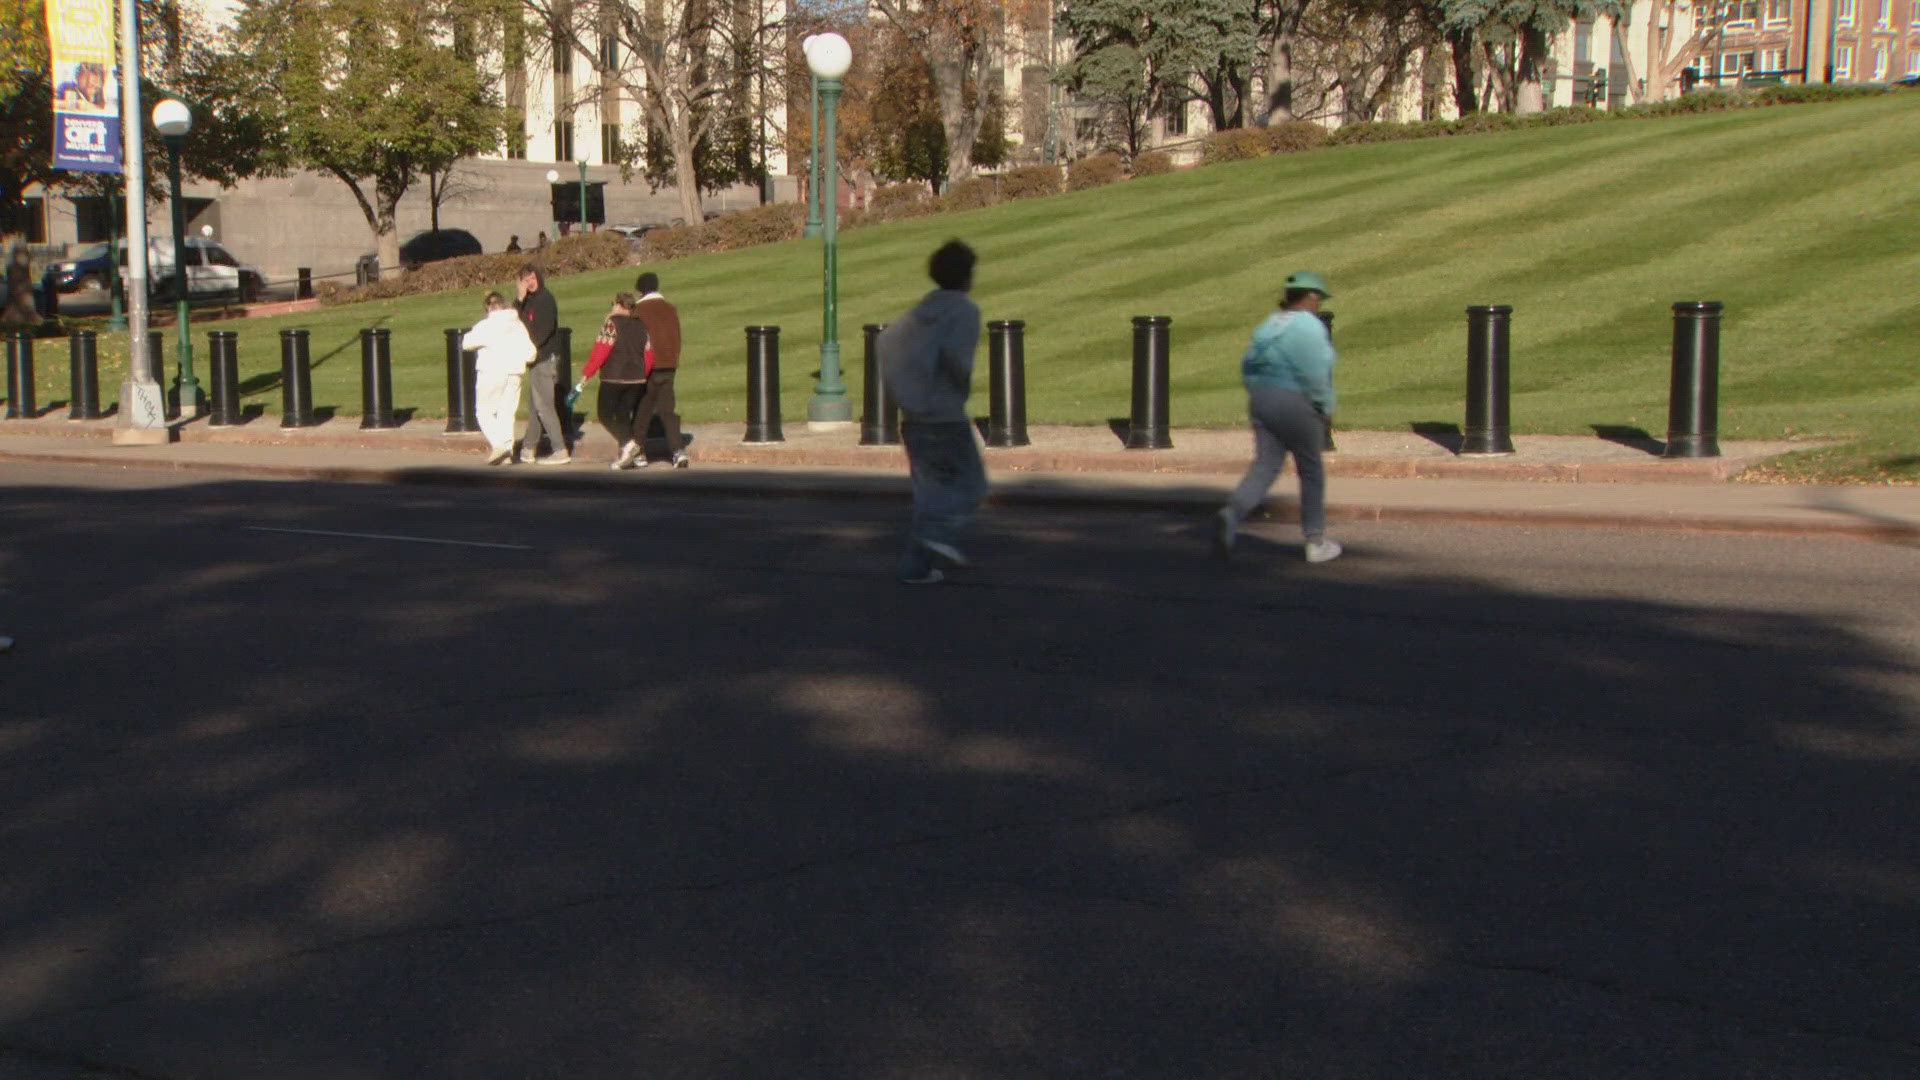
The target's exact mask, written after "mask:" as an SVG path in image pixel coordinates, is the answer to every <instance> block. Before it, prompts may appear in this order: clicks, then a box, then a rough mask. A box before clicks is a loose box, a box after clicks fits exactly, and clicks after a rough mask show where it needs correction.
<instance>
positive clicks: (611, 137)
mask: <svg viewBox="0 0 1920 1080" xmlns="http://www.w3.org/2000/svg"><path fill="white" fill-rule="evenodd" d="M619 160H620V125H619V124H601V125H600V161H601V163H603V164H605V163H609V162H615V161H619Z"/></svg>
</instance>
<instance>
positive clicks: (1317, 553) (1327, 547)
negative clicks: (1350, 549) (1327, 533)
mask: <svg viewBox="0 0 1920 1080" xmlns="http://www.w3.org/2000/svg"><path fill="white" fill-rule="evenodd" d="M1340 550H1341V549H1340V545H1339V544H1337V543H1335V542H1334V541H1332V540H1309V541H1307V561H1308V562H1316V563H1317V562H1332V561H1333V560H1335V559H1337V558H1339V557H1340Z"/></svg>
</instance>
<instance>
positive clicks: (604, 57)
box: [600, 34, 620, 71]
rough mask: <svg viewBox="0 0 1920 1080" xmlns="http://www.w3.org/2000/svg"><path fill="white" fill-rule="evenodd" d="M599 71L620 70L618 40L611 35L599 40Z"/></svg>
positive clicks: (603, 36)
mask: <svg viewBox="0 0 1920 1080" xmlns="http://www.w3.org/2000/svg"><path fill="white" fill-rule="evenodd" d="M600 70H602V71H619V70H620V40H619V39H618V38H616V37H614V36H613V35H612V34H605V35H602V36H601V38H600Z"/></svg>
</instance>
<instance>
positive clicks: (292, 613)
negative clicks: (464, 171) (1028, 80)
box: [0, 482, 1920, 1080]
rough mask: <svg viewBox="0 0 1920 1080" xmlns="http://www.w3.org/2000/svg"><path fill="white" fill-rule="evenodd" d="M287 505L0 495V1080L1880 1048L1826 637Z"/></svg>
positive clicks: (875, 1072) (1883, 745)
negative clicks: (96, 1067) (11, 650)
mask: <svg viewBox="0 0 1920 1080" xmlns="http://www.w3.org/2000/svg"><path fill="white" fill-rule="evenodd" d="M313 490H316V489H311V488H306V487H303V486H296V485H284V484H281V485H276V484H250V483H242V482H222V483H211V484H204V485H191V486H181V487H176V488H171V489H166V490H159V491H153V490H148V491H131V492H113V493H110V494H103V493H100V492H77V491H63V490H59V489H47V488H11V489H6V488H0V497H3V498H4V501H5V503H6V504H7V505H8V507H9V509H8V512H7V515H6V519H5V525H4V529H5V536H6V537H7V539H6V541H5V543H4V545H0V552H4V561H0V579H4V580H6V581H7V582H10V583H11V587H12V589H13V593H14V595H15V596H16V597H17V596H20V595H27V596H29V599H30V600H31V605H30V606H31V607H32V609H33V611H34V612H35V614H36V616H37V617H38V618H39V619H40V620H41V622H42V623H43V624H46V625H42V626H41V628H40V630H39V631H38V633H37V634H36V635H35V638H34V639H33V640H32V641H23V645H22V647H21V649H20V650H19V651H18V652H17V653H16V654H15V655H13V656H10V657H6V658H0V678H3V679H4V680H5V684H6V686H5V694H6V697H7V698H8V700H9V704H8V707H7V710H6V716H7V718H6V719H5V720H4V721H0V822H4V826H3V831H0V1074H4V1073H5V1072H6V1068H7V1062H8V1060H9V1055H10V1054H11V1055H13V1060H17V1061H21V1062H30V1063H39V1064H41V1065H47V1064H52V1065H62V1064H71V1063H77V1062H82V1061H91V1062H108V1063H112V1064H113V1065H114V1066H115V1067H118V1068H122V1069H126V1070H136V1071H133V1072H128V1073H126V1075H140V1076H159V1077H176V1076H178V1077H187V1076H191V1077H196V1078H198V1077H219V1078H225V1077H275V1078H279V1080H301V1078H308V1077H312V1078H316V1080H319V1078H327V1080H340V1078H347V1080H360V1078H386V1077H393V1078H407V1080H421V1078H439V1077H447V1078H454V1077H459V1078H467V1077H475V1076H514V1077H568V1078H598V1077H608V1078H613V1077H641V1076H646V1077H666V1076H672V1077H680V1076H685V1077H742V1078H745V1077H765V1076H782V1077H798V1076H805V1077H814V1076H818V1077H910V1076H911V1077H973V1076H1022V1077H1025V1076H1088V1077H1120V1076H1128V1077H1131V1076H1142V1077H1196V1076H1234V1077H1241V1076H1275V1077H1279V1076H1287V1077H1352V1078H1372V1077H1378V1078H1389V1077H1392V1078H1400V1077H1416V1076H1417V1077H1463V1078H1465V1077H1476V1078H1477V1077H1491V1076H1515V1077H1519V1076H1525V1077H1606V1076H1636V1077H1647V1076H1658V1077H1665V1076H1672V1077H1690V1078H1701V1077H1747V1076H1782V1077H1821V1078H1832V1077H1854V1076H1858V1077H1869V1076H1872V1077H1888V1076H1896V1075H1912V1074H1913V1070H1914V1069H1915V1068H1916V1067H1920V1028H1916V1026H1915V1022H1914V1015H1913V1011H1912V1007H1911V993H1910V989H1909V987H1910V983H1911V975H1912V972H1913V971H1914V970H1915V968H1916V964H1917V963H1920V941H1916V938H1915V936H1914V935H1913V933H1912V932H1911V931H1912V927H1913V926H1914V923H1915V917H1916V915H1917V914H1920V911H1916V909H1920V858H1917V857H1916V851H1915V842H1914V841H1913V839H1912V838H1911V830H1910V829H1907V828H1905V827H1904V822H1905V819H1906V817H1907V816H1908V812H1909V810H1910V807H1911V792H1912V782H1913V777H1914V766H1915V760H1916V756H1920V729H1917V728H1916V724H1915V711H1914V697H1915V684H1916V671H1915V669H1914V666H1913V664H1912V660H1911V657H1909V656H1906V655H1902V654H1899V653H1897V652H1893V651H1890V650H1889V649H1888V648H1887V647H1886V646H1884V645H1882V644H1880V643H1879V642H1878V641H1877V640H1875V639H1873V638H1871V637H1868V636H1866V635H1865V634H1863V633H1862V632H1861V631H1860V630H1859V629H1858V628H1855V627H1852V626H1850V625H1848V624H1847V623H1846V622H1844V621H1841V620H1837V619H1834V618H1826V617H1821V616H1819V615H1814V614H1808V615H1804V616H1801V615H1758V614H1752V613H1738V612H1728V611H1722V610H1714V609H1704V608H1690V607H1685V606H1678V605H1667V604H1657V603H1645V602H1628V601H1619V600H1609V599H1592V600H1569V599H1564V598H1559V597H1554V596H1544V595H1531V594H1526V593H1521V592H1516V591H1512V590H1509V589H1504V588H1501V587H1499V586H1497V585H1494V584H1492V583H1489V582H1487V581H1482V580H1475V579H1471V578H1466V577H1448V576H1435V575H1425V576H1422V575H1417V574H1409V575H1407V576H1405V577H1402V578H1399V579H1391V580H1389V579H1385V578H1377V577H1363V576H1360V575H1358V574H1356V573H1354V572H1351V571H1350V572H1348V573H1347V574H1344V575H1343V574H1339V573H1324V572H1315V571H1312V570H1307V569H1305V568H1303V567H1299V566H1296V565H1295V564H1292V563H1287V564H1285V565H1281V564H1280V563H1278V562H1277V561H1274V562H1271V563H1268V562H1266V561H1264V560H1262V561H1259V562H1253V563H1250V562H1248V561H1243V562H1242V563H1237V564H1234V565H1233V566H1231V567H1229V568H1226V569H1224V570H1223V569H1221V568H1218V567H1213V566H1209V565H1208V564H1206V563H1205V562H1204V561H1202V560H1200V559H1199V558H1198V557H1197V556H1196V557H1193V558H1191V559H1189V558H1188V557H1187V556H1185V555H1181V554H1177V553H1175V552H1174V549H1172V548H1170V547H1169V546H1168V545H1165V544H1159V543H1153V542H1147V541H1144V540H1141V539H1140V538H1139V537H1138V536H1137V535H1130V534H1129V532H1128V530H1129V529H1130V528H1137V525H1129V520H1130V519H1116V518H1102V517H1100V516H1099V515H1092V516H1089V517H1087V518H1085V519H1083V520H1080V521H1078V522H1073V523H1065V524H1062V523H1059V522H1054V523H1052V524H1042V525H1036V526H1035V527H1034V528H1033V529H1032V530H1030V531H1029V532H1028V533H1025V534H1023V535H1022V538H1021V539H1020V540H1019V541H1018V543H1017V544H1013V543H1011V542H1002V543H1001V544H1000V548H1001V550H996V551H993V552H992V554H993V555H994V562H993V564H992V565H994V566H998V567H999V570H998V576H995V574H996V572H995V571H994V570H992V569H989V570H984V571H981V572H980V573H979V574H978V575H977V576H975V577H974V578H972V579H969V580H963V581H962V582H961V583H959V584H956V585H954V586H952V587H944V588H940V589H931V590H912V589H907V588H904V587H901V586H898V585H895V584H894V583H893V582H891V581H890V580H887V579H886V578H885V576H884V575H885V572H886V566H887V563H888V559H889V555H890V548H891V543H892V522H891V521H871V522H870V521H866V520H863V519H857V518H856V519H852V520H845V521H836V520H829V519H809V518H805V517H802V516H799V515H789V516H786V517H781V516H778V515H771V514H766V515H756V514H755V513H754V512H753V508H752V507H751V506H746V507H744V508H742V511H741V513H739V514H738V515H737V517H733V518H730V517H727V516H725V515H718V516H715V517H714V518H712V519H699V520H696V519H693V518H691V517H690V518H688V519H687V520H685V521H676V520H675V519H674V518H673V517H672V516H671V515H670V514H669V515H667V516H663V515H662V508H663V506H662V502H661V501H660V500H652V499H648V498H647V497H645V496H641V495H638V494H636V497H635V499H634V500H633V501H632V502H630V503H613V502H610V501H608V500H605V499H599V500H586V499H571V498H570V497H568V496H565V495H544V496H538V497H535V496H530V495H528V494H526V493H513V492H491V491H462V492H430V491H424V490H412V489H397V488H396V489H378V494H377V495H369V494H365V493H364V489H363V493H362V495H360V496H357V497H356V498H358V499H359V501H360V502H364V503H366V504H367V505H375V506H383V507H384V508H385V509H384V510H383V511H382V512H383V513H385V514H387V515H388V517H387V518H385V519H382V520H386V521H387V522H388V524H387V525H386V527H387V528H389V529H390V530H391V531H393V532H396V533H399V532H419V531H421V527H422V525H423V523H428V522H432V521H434V520H436V519H437V520H440V521H443V522H445V523H446V524H447V527H448V528H449V529H452V528H454V525H455V524H456V523H458V525H459V534H460V535H464V536H466V537H467V538H468V539H470V540H472V541H473V542H476V543H481V542H494V543H503V544H511V543H520V544H528V545H531V546H533V547H534V550H532V551H526V550H512V549H510V548H504V547H503V548H497V549H496V548H477V547H475V548H450V547H434V546H430V545H407V544H390V545H385V546H382V545H379V544H372V543H366V542H358V543H356V542H340V541H335V540H327V539H323V538H317V537H302V536H298V535H290V534H285V533H264V532H259V531H253V530H254V529H255V528H257V527H271V528H279V529H287V528H313V529H317V530H325V529H340V528H345V526H343V525H342V524H341V523H340V522H341V521H342V519H343V517H344V516H345V515H344V514H343V512H342V511H341V510H340V508H339V507H338V506H336V505H332V504H330V503H328V502H327V501H326V498H323V497H318V496H315V497H312V498H309V497H308V496H307V495H305V494H303V492H310V491H313ZM303 500H304V501H303ZM475 508H479V509H480V510H481V511H482V513H480V514H479V515H476V514H475V513H474V512H473V511H474V510H475ZM667 509H668V510H669V511H670V510H671V506H668V507H667ZM369 528H371V526H369ZM448 535H451V534H448ZM1180 550H1181V551H1184V550H1185V548H1184V547H1183V548H1181V549H1180ZM23 583H33V584H32V585H31V586H27V585H25V584H23ZM56 598H57V602H56ZM9 606H17V601H15V602H10V605H9Z"/></svg>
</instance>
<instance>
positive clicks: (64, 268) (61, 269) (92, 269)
mask: <svg viewBox="0 0 1920 1080" xmlns="http://www.w3.org/2000/svg"><path fill="white" fill-rule="evenodd" d="M107 254H108V253H107V245H105V244H95V245H93V246H92V247H89V248H86V249H83V250H82V251H81V252H80V254H78V255H75V256H74V257H73V258H71V259H62V260H61V261H59V262H57V263H54V264H53V265H51V266H49V267H47V277H48V279H50V281H51V282H52V285H53V287H54V288H55V289H57V290H59V291H60V292H63V293H69V292H79V291H80V290H82V289H104V288H106V287H107V282H108V281H109V280H111V278H112V276H113V262H112V260H111V259H109V258H108V257H107ZM126 263H127V260H126V257H125V256H124V255H123V256H121V259H120V265H122V266H125V265H126Z"/></svg>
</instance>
